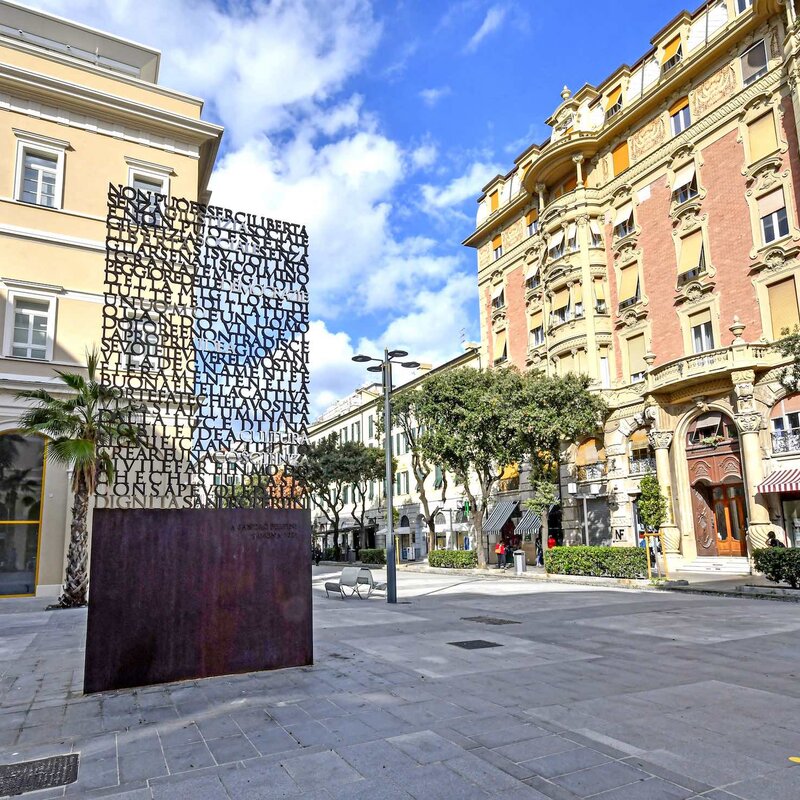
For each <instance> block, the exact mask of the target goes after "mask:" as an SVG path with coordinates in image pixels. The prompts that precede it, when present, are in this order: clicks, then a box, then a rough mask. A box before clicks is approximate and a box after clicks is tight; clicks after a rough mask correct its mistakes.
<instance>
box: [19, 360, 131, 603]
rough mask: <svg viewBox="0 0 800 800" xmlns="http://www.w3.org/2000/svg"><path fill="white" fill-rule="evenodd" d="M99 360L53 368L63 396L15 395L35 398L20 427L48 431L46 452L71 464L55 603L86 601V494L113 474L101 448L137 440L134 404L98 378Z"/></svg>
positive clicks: (41, 391) (43, 393)
mask: <svg viewBox="0 0 800 800" xmlns="http://www.w3.org/2000/svg"><path fill="white" fill-rule="evenodd" d="M98 360H99V356H98V353H97V351H96V350H92V351H91V352H87V354H86V368H87V370H86V371H87V374H86V377H84V376H83V375H79V374H77V373H72V372H62V371H61V370H56V374H57V375H58V377H59V378H60V380H61V382H62V384H63V394H64V395H66V396H65V397H54V396H53V395H52V394H50V393H49V392H48V391H46V390H44V389H34V390H31V391H24V392H19V393H18V394H17V398H18V399H20V400H28V401H33V402H34V403H35V405H33V406H32V407H30V408H28V409H26V410H25V411H24V412H23V413H22V414H21V415H20V418H19V425H20V428H21V429H22V431H23V432H24V433H25V434H28V435H30V434H40V435H44V436H47V437H48V438H49V440H50V441H49V443H48V447H47V453H48V456H49V457H50V458H52V459H53V460H54V461H56V462H58V463H60V464H63V465H65V466H68V467H70V466H71V467H72V468H73V477H72V493H73V502H72V523H71V526H70V539H69V549H68V551H67V564H66V569H65V574H64V585H63V586H62V588H61V596H60V597H59V599H58V603H57V604H56V607H59V608H75V607H77V606H83V605H86V597H87V589H88V585H89V574H88V529H87V524H88V513H89V498H90V497H91V496H92V495H94V493H95V491H96V489H97V483H98V480H99V478H100V477H102V476H105V477H106V478H107V479H108V480H111V479H112V478H113V465H112V461H111V458H110V456H109V455H108V453H107V452H106V451H105V450H104V448H106V447H108V446H109V445H111V444H112V443H113V442H115V441H120V440H127V441H131V440H133V441H135V439H136V436H135V427H134V426H133V425H132V424H131V419H132V417H131V415H132V413H133V412H135V410H136V409H135V408H134V407H133V406H130V405H127V404H125V403H121V402H120V399H119V398H120V393H119V391H117V390H114V389H112V388H110V387H108V386H103V385H102V384H101V383H100V382H99V381H98V376H97V373H98ZM59 394H62V393H59Z"/></svg>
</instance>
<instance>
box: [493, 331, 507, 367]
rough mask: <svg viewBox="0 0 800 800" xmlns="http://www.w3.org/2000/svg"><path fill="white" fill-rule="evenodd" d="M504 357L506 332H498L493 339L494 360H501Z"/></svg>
mask: <svg viewBox="0 0 800 800" xmlns="http://www.w3.org/2000/svg"><path fill="white" fill-rule="evenodd" d="M504 355H506V332H505V331H504V330H503V331H498V332H497V335H496V336H495V337H494V360H495V361H497V360H498V359H500V358H502V357H503V356H504Z"/></svg>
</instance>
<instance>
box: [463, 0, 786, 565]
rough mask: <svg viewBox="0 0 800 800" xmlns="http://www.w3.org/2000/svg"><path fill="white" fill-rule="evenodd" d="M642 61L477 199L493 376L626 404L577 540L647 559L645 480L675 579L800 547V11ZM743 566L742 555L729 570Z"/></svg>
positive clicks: (565, 487) (570, 107) (575, 108)
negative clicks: (570, 388) (497, 370)
mask: <svg viewBox="0 0 800 800" xmlns="http://www.w3.org/2000/svg"><path fill="white" fill-rule="evenodd" d="M652 45H653V46H652V48H651V49H650V50H649V51H648V52H647V53H646V54H645V55H644V56H643V57H642V58H641V59H640V60H639V61H638V62H637V63H636V64H635V65H634V66H632V67H629V66H627V65H623V66H621V67H619V68H618V69H617V70H616V71H615V72H614V73H613V74H612V75H611V76H609V77H608V78H607V79H606V80H604V81H603V82H602V83H601V84H599V85H598V86H596V87H595V86H591V85H588V84H587V85H586V86H584V87H583V88H581V89H580V90H579V91H578V92H576V93H575V94H572V93H571V92H570V91H569V90H568V89H567V88H566V87H565V88H564V90H563V92H562V94H561V99H562V102H561V103H560V105H559V106H558V108H556V110H555V111H554V113H553V114H552V116H551V117H550V118H549V119H548V120H547V124H548V125H550V126H551V128H552V134H551V136H550V138H549V139H548V140H547V141H546V142H544V143H543V144H539V145H532V146H530V147H529V148H528V149H526V150H525V151H524V152H523V153H522V154H521V155H520V156H519V157H518V158H517V159H516V161H515V164H514V168H513V169H512V170H511V171H510V172H509V173H508V174H507V175H504V176H501V175H498V176H497V177H496V178H494V179H493V180H492V181H491V182H490V183H489V184H488V185H487V186H486V187H484V190H483V194H482V195H481V197H480V199H479V205H478V215H477V226H476V230H475V231H474V233H472V234H471V235H470V236H469V238H468V239H467V240H466V241H465V244H466V245H468V246H470V247H474V248H475V249H476V250H477V255H478V285H479V297H480V314H481V346H482V359H483V362H484V363H489V364H495V365H502V364H504V363H510V364H514V365H517V366H518V367H520V368H536V369H541V370H544V371H546V372H547V373H549V374H556V375H563V374H566V373H567V372H578V373H582V374H585V375H587V376H588V377H589V378H590V380H591V384H590V386H591V388H593V389H595V390H597V391H599V392H602V393H603V395H604V397H605V398H606V399H607V401H608V404H609V406H610V409H611V413H610V416H609V418H608V420H607V422H606V424H605V427H604V430H603V431H602V432H601V433H599V434H598V435H597V436H596V437H595V438H593V439H589V440H588V441H585V442H582V443H580V444H579V445H577V446H571V447H570V448H568V449H567V450H566V451H565V453H564V458H563V460H562V468H561V489H562V501H563V502H562V510H563V529H564V536H565V540H566V542H568V543H569V542H571V543H576V544H577V543H581V542H583V543H589V544H635V543H636V542H637V538H638V537H637V534H638V530H639V525H638V522H637V509H636V500H637V496H638V493H639V483H640V480H641V477H642V475H644V474H647V473H648V472H654V473H655V474H656V475H657V477H658V481H659V483H660V484H661V487H662V490H663V491H664V493H665V494H666V495H667V497H668V499H669V521H668V525H667V527H666V529H665V533H666V545H667V550H668V552H669V553H670V554H671V556H672V564H673V565H675V566H679V565H684V566H685V565H688V564H694V567H695V568H701V569H706V568H715V569H725V568H731V569H741V568H746V564H747V562H746V560H745V557H746V556H748V554H749V553H750V552H752V549H753V548H755V547H760V546H763V545H764V543H765V541H766V535H767V533H768V532H769V531H770V530H774V531H775V532H776V533H777V535H778V538H779V539H781V538H782V539H783V540H784V541H785V542H786V544H787V545H794V546H800V396H797V395H795V396H787V391H786V389H785V388H784V387H783V386H782V384H781V381H780V374H781V369H782V366H784V365H785V363H786V359H782V358H781V355H780V352H779V351H778V350H777V349H776V348H775V347H774V346H773V343H774V342H775V341H776V340H777V339H779V338H780V337H781V331H783V330H785V329H786V328H793V327H794V325H797V324H798V323H800V314H799V313H798V308H799V307H800V302H799V300H798V297H799V296H800V295H799V294H798V293H799V292H800V261H798V256H800V219H799V218H798V201H800V158H799V155H800V154H799V153H798V117H799V116H800V97H798V78H800V62H799V61H798V57H799V56H800V3H797V2H796V0H786V2H784V1H783V0H717V2H710V3H705V4H703V6H702V7H701V8H700V9H699V10H698V11H696V12H694V13H689V12H683V13H681V14H680V15H678V16H677V17H676V18H675V19H674V20H672V21H671V22H670V23H669V24H668V25H667V26H666V27H665V28H663V29H662V30H661V31H659V32H658V33H657V34H656V35H655V37H654V38H653V39H652ZM733 559H738V561H734V560H733Z"/></svg>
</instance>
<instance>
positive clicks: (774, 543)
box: [767, 531, 786, 547]
mask: <svg viewBox="0 0 800 800" xmlns="http://www.w3.org/2000/svg"><path fill="white" fill-rule="evenodd" d="M767 547H786V545H785V544H784V543H783V542H782V541H780V539H777V538H776V537H775V531H770V532H769V533H768V534H767Z"/></svg>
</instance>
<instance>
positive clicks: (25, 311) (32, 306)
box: [5, 292, 56, 361]
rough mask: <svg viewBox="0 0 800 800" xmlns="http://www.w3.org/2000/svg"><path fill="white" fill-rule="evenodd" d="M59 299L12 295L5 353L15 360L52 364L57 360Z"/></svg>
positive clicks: (7, 318) (8, 307) (9, 303)
mask: <svg viewBox="0 0 800 800" xmlns="http://www.w3.org/2000/svg"><path fill="white" fill-rule="evenodd" d="M55 306H56V300H55V298H51V297H42V296H22V295H17V294H15V293H14V292H9V293H8V305H7V306H6V309H7V312H6V330H5V341H6V346H5V353H6V355H9V356H14V357H15V358H32V359H35V360H36V361H49V360H50V359H52V357H53V334H54V329H55Z"/></svg>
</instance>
